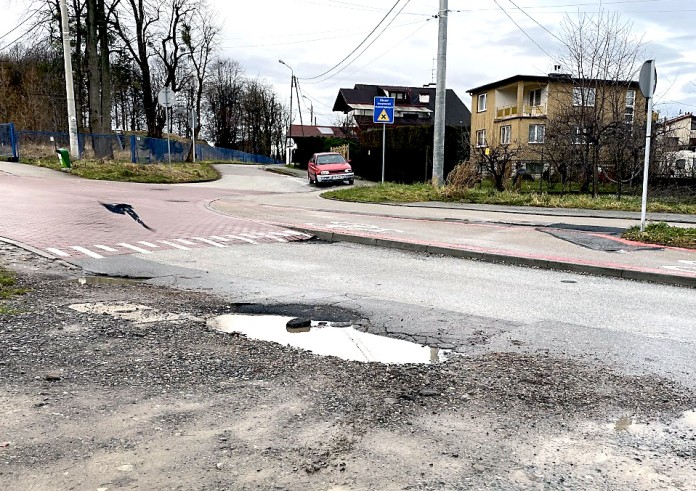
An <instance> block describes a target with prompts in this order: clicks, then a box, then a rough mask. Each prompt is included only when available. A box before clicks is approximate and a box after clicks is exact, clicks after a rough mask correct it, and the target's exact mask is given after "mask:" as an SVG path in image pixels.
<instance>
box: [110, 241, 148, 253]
mask: <svg viewBox="0 0 696 491" xmlns="http://www.w3.org/2000/svg"><path fill="white" fill-rule="evenodd" d="M116 245H120V246H121V247H125V248H126V249H130V250H132V251H135V252H139V253H141V254H152V251H148V250H147V249H143V248H142V247H137V246H134V245H130V244H126V243H125V242H121V243H119V244H116Z"/></svg>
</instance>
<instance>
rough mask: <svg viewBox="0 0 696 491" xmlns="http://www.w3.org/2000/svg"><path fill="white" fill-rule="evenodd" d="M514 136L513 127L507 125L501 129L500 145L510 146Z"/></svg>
mask: <svg viewBox="0 0 696 491" xmlns="http://www.w3.org/2000/svg"><path fill="white" fill-rule="evenodd" d="M511 136H512V126H510V125H505V126H501V127H500V144H501V145H509V144H510V138H511Z"/></svg>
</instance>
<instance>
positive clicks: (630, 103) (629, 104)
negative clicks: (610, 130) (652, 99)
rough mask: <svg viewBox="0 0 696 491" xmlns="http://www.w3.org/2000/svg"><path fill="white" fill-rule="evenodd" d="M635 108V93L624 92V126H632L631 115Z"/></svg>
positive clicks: (630, 91)
mask: <svg viewBox="0 0 696 491" xmlns="http://www.w3.org/2000/svg"><path fill="white" fill-rule="evenodd" d="M635 106H636V91H635V90H627V91H626V109H625V111H624V122H625V123H626V124H633V113H634V109H635Z"/></svg>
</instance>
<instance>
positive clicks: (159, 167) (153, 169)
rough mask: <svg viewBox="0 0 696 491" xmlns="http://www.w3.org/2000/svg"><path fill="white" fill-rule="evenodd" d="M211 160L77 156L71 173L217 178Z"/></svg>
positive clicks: (111, 177)
mask: <svg viewBox="0 0 696 491" xmlns="http://www.w3.org/2000/svg"><path fill="white" fill-rule="evenodd" d="M22 163H25V164H31V165H36V166H39V167H46V168H49V169H54V170H60V164H59V163H58V158H41V159H22ZM214 163H215V164H217V163H218V162H196V163H192V162H176V163H172V164H133V163H131V162H118V161H112V160H105V161H101V160H78V161H77V162H73V165H72V169H70V173H71V174H73V175H75V176H79V177H84V178H86V179H96V180H102V181H122V182H143V183H150V184H178V183H186V182H203V181H214V180H216V179H219V178H220V173H219V172H218V171H217V170H215V168H214V167H213V165H212V164H214ZM224 163H229V162H224Z"/></svg>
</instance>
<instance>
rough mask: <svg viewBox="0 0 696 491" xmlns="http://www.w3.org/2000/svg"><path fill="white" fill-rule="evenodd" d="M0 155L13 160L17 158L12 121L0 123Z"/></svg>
mask: <svg viewBox="0 0 696 491" xmlns="http://www.w3.org/2000/svg"><path fill="white" fill-rule="evenodd" d="M0 157H3V158H6V159H9V160H14V161H16V160H18V159H19V149H18V148H17V135H16V133H15V128H14V123H5V124H0Z"/></svg>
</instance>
